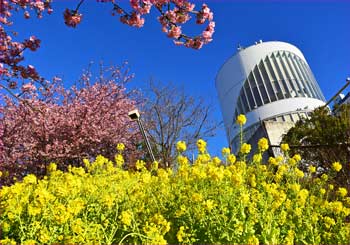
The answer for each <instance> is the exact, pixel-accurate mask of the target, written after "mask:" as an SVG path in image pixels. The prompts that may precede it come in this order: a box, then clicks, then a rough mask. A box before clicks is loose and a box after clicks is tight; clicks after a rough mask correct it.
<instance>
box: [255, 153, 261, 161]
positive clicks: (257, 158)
mask: <svg viewBox="0 0 350 245" xmlns="http://www.w3.org/2000/svg"><path fill="white" fill-rule="evenodd" d="M261 161H262V155H261V154H260V153H258V154H254V156H253V162H256V163H260V162H261Z"/></svg>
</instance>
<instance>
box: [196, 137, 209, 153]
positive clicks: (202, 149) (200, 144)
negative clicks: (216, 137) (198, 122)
mask: <svg viewBox="0 0 350 245" xmlns="http://www.w3.org/2000/svg"><path fill="white" fill-rule="evenodd" d="M197 148H198V151H199V152H200V153H204V152H205V150H206V148H207V142H205V141H204V140H202V139H199V140H198V141H197Z"/></svg>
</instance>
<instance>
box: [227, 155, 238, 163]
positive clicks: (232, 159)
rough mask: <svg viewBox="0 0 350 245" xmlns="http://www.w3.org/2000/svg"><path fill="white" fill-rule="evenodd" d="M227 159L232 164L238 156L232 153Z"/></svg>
mask: <svg viewBox="0 0 350 245" xmlns="http://www.w3.org/2000/svg"><path fill="white" fill-rule="evenodd" d="M227 161H228V162H229V163H230V164H234V163H235V162H236V156H235V155H234V154H230V155H228V156H227Z"/></svg>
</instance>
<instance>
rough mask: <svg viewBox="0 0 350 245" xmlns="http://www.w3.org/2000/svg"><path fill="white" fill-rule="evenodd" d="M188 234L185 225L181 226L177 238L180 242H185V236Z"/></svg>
mask: <svg viewBox="0 0 350 245" xmlns="http://www.w3.org/2000/svg"><path fill="white" fill-rule="evenodd" d="M185 236H186V233H185V227H184V226H180V229H179V231H178V232H177V233H176V238H177V240H178V241H179V242H183V238H184V237H185Z"/></svg>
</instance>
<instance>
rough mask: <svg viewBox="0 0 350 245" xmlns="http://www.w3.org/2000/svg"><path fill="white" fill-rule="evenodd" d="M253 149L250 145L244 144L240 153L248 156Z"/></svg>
mask: <svg viewBox="0 0 350 245" xmlns="http://www.w3.org/2000/svg"><path fill="white" fill-rule="evenodd" d="M251 149H252V146H251V145H250V144H247V143H243V144H242V146H241V150H240V152H241V153H242V154H248V153H249V152H250V150H251Z"/></svg>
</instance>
